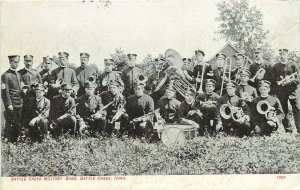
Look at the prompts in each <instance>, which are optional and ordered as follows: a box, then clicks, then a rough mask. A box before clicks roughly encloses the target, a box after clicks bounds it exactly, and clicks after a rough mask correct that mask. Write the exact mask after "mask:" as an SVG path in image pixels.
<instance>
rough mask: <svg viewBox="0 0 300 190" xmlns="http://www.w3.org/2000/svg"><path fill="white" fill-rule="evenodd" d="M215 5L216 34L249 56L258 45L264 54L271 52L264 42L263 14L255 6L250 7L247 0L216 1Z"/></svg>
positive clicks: (265, 32)
mask: <svg viewBox="0 0 300 190" xmlns="http://www.w3.org/2000/svg"><path fill="white" fill-rule="evenodd" d="M217 7H218V11H219V16H218V17H217V18H216V20H217V21H218V22H219V27H218V30H217V31H216V33H217V34H219V35H220V36H221V37H222V38H225V39H226V40H227V41H229V42H231V43H232V44H233V45H234V46H235V47H237V48H238V49H240V50H241V51H243V52H245V54H246V55H247V56H248V57H250V58H253V54H254V50H255V49H256V48H258V47H260V48H262V49H263V50H264V52H265V53H266V54H271V53H272V52H271V51H270V49H269V46H268V43H267V42H266V37H267V34H268V31H265V30H264V29H263V20H262V18H263V14H262V13H261V11H260V10H259V9H258V8H257V7H256V6H252V7H251V6H250V5H249V3H248V0H230V1H222V2H220V3H217Z"/></svg>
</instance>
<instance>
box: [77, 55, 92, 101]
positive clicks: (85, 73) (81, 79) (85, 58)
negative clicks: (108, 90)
mask: <svg viewBox="0 0 300 190" xmlns="http://www.w3.org/2000/svg"><path fill="white" fill-rule="evenodd" d="M89 59H90V54H88V53H80V63H81V65H80V67H77V68H76V69H75V73H76V77H77V80H78V84H79V89H78V92H77V97H80V96H82V95H84V94H85V86H84V85H85V82H86V81H88V80H91V81H93V82H96V79H97V71H96V69H95V68H94V67H92V66H90V65H89Z"/></svg>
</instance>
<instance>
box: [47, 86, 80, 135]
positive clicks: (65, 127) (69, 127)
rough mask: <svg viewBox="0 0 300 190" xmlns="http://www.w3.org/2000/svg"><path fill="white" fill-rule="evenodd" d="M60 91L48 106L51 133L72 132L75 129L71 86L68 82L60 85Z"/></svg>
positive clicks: (74, 106)
mask: <svg viewBox="0 0 300 190" xmlns="http://www.w3.org/2000/svg"><path fill="white" fill-rule="evenodd" d="M61 89H62V93H61V94H60V95H57V96H54V97H53V99H52V102H51V106H50V113H49V118H50V120H51V122H52V123H51V124H52V128H53V135H55V136H57V135H61V134H62V133H68V132H70V134H74V132H75V131H74V129H75V122H76V117H75V108H76V105H75V100H74V98H73V97H71V93H72V92H73V86H71V85H70V84H67V83H65V84H62V85H61Z"/></svg>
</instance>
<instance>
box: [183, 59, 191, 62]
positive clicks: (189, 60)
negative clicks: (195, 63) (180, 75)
mask: <svg viewBox="0 0 300 190" xmlns="http://www.w3.org/2000/svg"><path fill="white" fill-rule="evenodd" d="M182 61H183V62H185V61H188V62H191V61H192V60H191V59H190V58H183V59H182Z"/></svg>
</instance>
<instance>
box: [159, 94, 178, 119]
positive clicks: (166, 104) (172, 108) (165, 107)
mask: <svg viewBox="0 0 300 190" xmlns="http://www.w3.org/2000/svg"><path fill="white" fill-rule="evenodd" d="M179 108H180V102H179V101H178V100H176V99H175V98H172V99H168V98H161V99H160V100H158V102H157V105H156V108H155V109H160V114H161V116H162V118H163V119H165V121H166V122H167V123H174V122H175V121H177V119H178V115H177V114H178V110H179Z"/></svg>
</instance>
